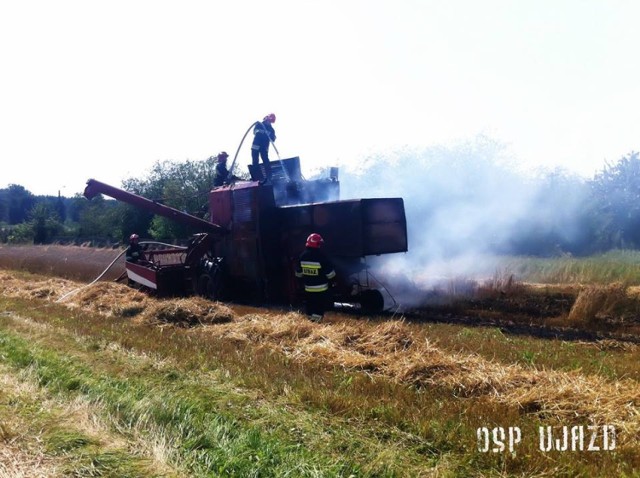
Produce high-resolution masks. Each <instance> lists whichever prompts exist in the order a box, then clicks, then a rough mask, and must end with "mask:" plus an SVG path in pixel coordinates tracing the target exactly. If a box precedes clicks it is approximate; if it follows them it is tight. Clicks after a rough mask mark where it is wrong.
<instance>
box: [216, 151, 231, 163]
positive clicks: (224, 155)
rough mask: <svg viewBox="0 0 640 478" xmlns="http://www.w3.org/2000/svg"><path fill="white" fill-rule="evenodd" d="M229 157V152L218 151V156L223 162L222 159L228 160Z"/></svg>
mask: <svg viewBox="0 0 640 478" xmlns="http://www.w3.org/2000/svg"><path fill="white" fill-rule="evenodd" d="M228 157H229V155H228V154H227V152H226V151H220V152H219V153H218V156H216V158H217V159H218V161H221V162H222V161H226V160H227V158H228Z"/></svg>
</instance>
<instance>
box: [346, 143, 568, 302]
mask: <svg viewBox="0 0 640 478" xmlns="http://www.w3.org/2000/svg"><path fill="white" fill-rule="evenodd" d="M505 151H506V149H505V148H504V147H503V146H502V145H500V144H499V143H496V142H494V141H492V140H490V139H488V138H486V137H478V138H476V139H474V140H472V141H469V142H466V143H459V144H456V145H453V146H447V147H444V146H438V147H431V148H427V149H422V150H410V149H406V150H402V151H396V152H393V153H390V154H385V155H379V156H372V157H369V158H367V160H365V161H364V162H363V164H361V165H360V166H359V167H358V168H350V169H346V170H344V169H343V171H341V178H340V181H341V196H342V198H343V199H350V198H358V197H362V198H366V197H402V198H404V204H405V211H406V217H407V229H408V236H409V252H408V253H406V254H393V255H390V256H386V257H383V258H380V259H378V260H376V259H374V262H376V263H377V268H379V267H383V268H384V271H385V272H384V275H385V283H387V284H388V286H389V288H390V289H393V288H394V285H397V286H398V288H401V289H403V290H406V284H403V285H400V284H394V283H393V280H391V278H393V277H395V278H396V279H397V280H399V281H407V280H408V281H409V282H411V283H412V284H414V285H415V286H416V287H417V288H418V289H420V290H425V288H428V287H431V286H434V285H436V284H442V283H443V282H446V281H451V280H452V279H458V278H468V279H483V278H490V277H492V276H495V274H496V273H499V272H500V267H501V265H500V262H499V259H498V258H497V256H496V255H495V254H494V253H495V252H496V251H500V250H505V247H506V246H507V245H508V244H509V243H510V241H511V240H512V238H513V237H515V236H521V235H522V232H523V231H522V230H521V227H522V224H525V223H526V224H530V221H529V220H530V219H531V218H532V217H536V218H537V219H536V222H537V223H540V224H549V225H550V227H551V225H554V224H555V225H557V224H559V223H561V222H563V221H564V222H565V223H567V222H568V221H567V217H571V211H573V210H574V208H575V207H578V206H579V204H580V199H579V198H576V197H573V198H565V202H564V203H563V205H562V207H561V208H556V207H555V206H554V204H553V203H552V202H549V201H545V198H541V194H540V186H541V185H540V182H539V181H537V180H536V179H534V178H532V177H531V176H530V175H526V174H524V173H522V172H519V171H518V167H517V165H516V164H515V163H514V162H513V161H511V160H510V159H509V158H508V156H507V155H506V152H505ZM567 201H573V202H567ZM561 229H563V230H568V231H570V230H571V225H570V224H568V223H567V224H562V227H561ZM390 282H391V283H390ZM392 292H393V291H392ZM421 297H422V298H408V297H405V298H404V299H403V300H404V301H405V302H406V301H409V302H413V301H415V302H420V301H422V300H423V297H424V294H421Z"/></svg>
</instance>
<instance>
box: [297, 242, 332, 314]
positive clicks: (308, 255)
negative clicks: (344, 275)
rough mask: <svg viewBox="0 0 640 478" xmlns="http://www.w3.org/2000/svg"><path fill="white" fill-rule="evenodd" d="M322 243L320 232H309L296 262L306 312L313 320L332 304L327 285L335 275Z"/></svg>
mask: <svg viewBox="0 0 640 478" xmlns="http://www.w3.org/2000/svg"><path fill="white" fill-rule="evenodd" d="M323 244H324V239H322V236H321V235H320V234H317V233H315V232H314V233H313V234H310V235H309V237H307V242H306V244H305V246H306V247H305V250H304V252H303V253H302V254H301V255H300V259H299V260H298V263H297V264H296V277H297V278H299V279H302V281H303V283H304V293H305V309H306V313H307V315H308V316H309V318H310V319H311V320H312V321H314V322H320V321H321V320H322V319H323V317H324V313H325V311H326V310H327V308H329V307H330V306H331V305H332V304H331V292H330V290H329V285H330V282H331V281H332V280H333V279H334V278H335V277H336V271H335V269H334V268H333V264H332V263H331V261H330V260H329V258H328V257H327V256H326V255H325V254H324V252H323V251H322V250H321V248H322V245H323Z"/></svg>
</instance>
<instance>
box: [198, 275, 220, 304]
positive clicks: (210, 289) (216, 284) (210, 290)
mask: <svg viewBox="0 0 640 478" xmlns="http://www.w3.org/2000/svg"><path fill="white" fill-rule="evenodd" d="M198 295H201V296H202V297H206V298H207V299H210V300H220V298H221V297H220V296H221V295H222V281H221V280H220V276H219V275H218V274H216V275H214V276H211V275H210V274H201V275H200V277H198Z"/></svg>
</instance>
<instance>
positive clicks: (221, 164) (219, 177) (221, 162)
mask: <svg viewBox="0 0 640 478" xmlns="http://www.w3.org/2000/svg"><path fill="white" fill-rule="evenodd" d="M227 158H229V155H228V154H227V152H226V151H220V152H219V153H218V155H217V156H216V169H215V172H216V175H215V177H214V178H213V187H214V188H217V187H220V186H224V185H225V184H229V183H230V182H231V181H235V180H237V179H238V177H237V176H234V175H233V174H231V175H230V174H229V170H228V169H227Z"/></svg>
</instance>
